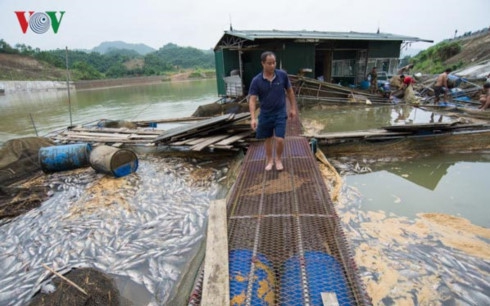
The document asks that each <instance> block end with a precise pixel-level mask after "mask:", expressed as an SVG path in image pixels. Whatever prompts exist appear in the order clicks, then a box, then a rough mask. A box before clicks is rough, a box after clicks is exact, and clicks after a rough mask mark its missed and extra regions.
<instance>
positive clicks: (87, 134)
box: [63, 131, 129, 139]
mask: <svg viewBox="0 0 490 306" xmlns="http://www.w3.org/2000/svg"><path fill="white" fill-rule="evenodd" d="M63 135H66V136H76V137H93V138H97V137H112V138H117V139H125V138H129V134H107V133H86V132H71V131H65V132H64V133H63Z"/></svg>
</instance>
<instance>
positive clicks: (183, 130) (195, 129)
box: [155, 113, 250, 143]
mask: <svg viewBox="0 0 490 306" xmlns="http://www.w3.org/2000/svg"><path fill="white" fill-rule="evenodd" d="M249 117H250V113H241V114H227V115H223V116H218V117H213V118H211V119H207V120H202V121H200V122H198V123H195V124H190V125H188V126H185V127H178V128H174V129H170V130H168V131H166V132H164V133H162V134H161V135H160V136H158V137H157V138H156V139H155V142H163V143H165V142H169V141H179V140H180V139H181V138H187V137H195V136H196V135H200V136H207V134H209V133H211V132H214V131H218V130H222V129H226V128H228V127H230V126H231V125H232V124H233V123H234V122H236V121H239V120H243V119H245V118H249Z"/></svg>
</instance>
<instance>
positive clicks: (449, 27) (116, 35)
mask: <svg viewBox="0 0 490 306" xmlns="http://www.w3.org/2000/svg"><path fill="white" fill-rule="evenodd" d="M15 11H34V12H39V13H44V12H47V11H57V12H59V11H65V14H64V15H63V18H62V20H61V23H60V25H59V29H58V33H56V34H55V33H54V32H53V28H52V26H50V27H49V29H47V30H46V32H44V33H41V34H37V33H35V32H34V31H33V30H32V29H31V27H30V24H29V27H27V28H26V33H23V32H22V28H21V25H20V23H19V20H18V17H17V15H16V14H15V13H14V12H15ZM489 14H490V0H466V1H461V0H410V1H394V0H378V1H377V0H371V1H367V0H338V1H333V0H296V1H293V0H281V1H277V0H241V1H237V0H173V1H168V0H167V1H165V0H0V39H4V40H5V41H6V42H7V43H8V44H10V45H12V46H14V45H15V44H17V43H22V44H26V45H29V46H31V47H33V48H40V49H41V50H51V49H57V48H61V49H64V48H65V47H68V48H69V49H92V48H93V47H96V46H98V45H99V44H100V43H102V42H104V41H117V40H120V41H124V42H127V43H143V44H146V45H148V46H150V47H152V48H155V49H158V48H160V47H162V46H164V45H166V44H167V43H170V42H171V43H175V44H177V45H179V46H190V47H195V48H199V49H210V48H213V47H214V46H215V45H216V43H217V42H218V40H219V39H220V38H221V36H222V35H223V33H224V31H225V30H228V29H229V28H230V23H231V24H232V25H233V28H234V29H236V30H272V29H277V30H311V31H313V30H315V31H338V32H349V31H355V32H370V33H373V32H376V31H377V29H378V28H379V29H380V31H381V32H385V33H391V34H399V35H406V36H414V37H419V38H423V39H429V40H434V41H435V42H436V43H437V42H439V41H441V40H444V39H446V38H451V37H453V36H454V34H455V30H457V31H458V34H463V33H465V32H468V31H476V30H480V29H483V28H487V27H489V26H490V19H489V16H490V15H489ZM40 15H43V14H40ZM25 16H26V19H25V20H26V21H27V22H29V21H30V20H29V16H28V14H26V15H25ZM57 16H58V17H57V18H59V16H60V14H59V13H58V14H57ZM21 19H22V18H21ZM431 45H432V44H430V43H416V44H414V45H412V48H416V49H426V48H428V47H429V46H431Z"/></svg>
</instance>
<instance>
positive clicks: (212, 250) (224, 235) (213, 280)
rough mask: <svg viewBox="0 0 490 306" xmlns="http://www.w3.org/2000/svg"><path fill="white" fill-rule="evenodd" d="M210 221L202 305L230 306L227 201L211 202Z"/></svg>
mask: <svg viewBox="0 0 490 306" xmlns="http://www.w3.org/2000/svg"><path fill="white" fill-rule="evenodd" d="M208 220H209V222H208V228H207V236H206V237H207V239H206V257H205V259H204V277H203V288H202V297H201V305H217V306H218V305H229V304H230V277H229V271H228V268H229V267H228V224H227V221H226V200H225V199H220V200H216V201H212V202H211V204H210V205H209V218H208Z"/></svg>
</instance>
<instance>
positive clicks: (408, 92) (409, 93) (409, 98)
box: [403, 85, 420, 104]
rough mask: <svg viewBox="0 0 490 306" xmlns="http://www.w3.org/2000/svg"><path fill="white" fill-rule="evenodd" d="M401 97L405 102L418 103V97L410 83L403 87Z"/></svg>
mask: <svg viewBox="0 0 490 306" xmlns="http://www.w3.org/2000/svg"><path fill="white" fill-rule="evenodd" d="M403 99H404V100H405V103H409V104H420V99H419V98H418V97H417V96H415V92H414V90H413V87H412V85H410V86H408V87H407V89H405V95H404V97H403Z"/></svg>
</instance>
